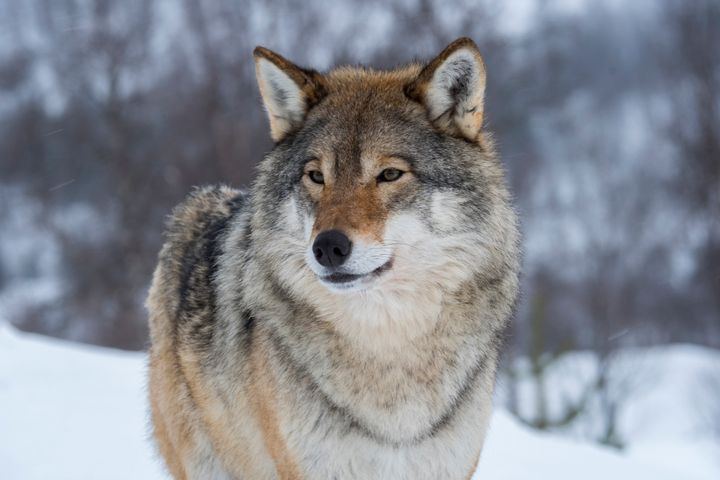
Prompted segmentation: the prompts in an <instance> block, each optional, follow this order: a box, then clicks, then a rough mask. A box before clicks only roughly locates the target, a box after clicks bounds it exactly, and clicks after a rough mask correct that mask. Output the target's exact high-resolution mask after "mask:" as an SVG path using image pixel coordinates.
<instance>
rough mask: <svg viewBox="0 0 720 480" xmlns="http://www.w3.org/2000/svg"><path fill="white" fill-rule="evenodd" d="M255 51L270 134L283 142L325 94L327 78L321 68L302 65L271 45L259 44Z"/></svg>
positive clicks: (257, 73) (256, 70)
mask: <svg viewBox="0 0 720 480" xmlns="http://www.w3.org/2000/svg"><path fill="white" fill-rule="evenodd" d="M253 55H254V57H255V74H256V76H257V81H258V86H259V87H260V95H261V96H262V99H263V103H264V104H265V110H267V113H268V116H269V117H270V136H271V137H272V139H273V140H274V141H275V142H279V141H281V140H282V139H283V138H285V136H286V135H287V134H289V133H292V132H293V131H295V130H297V129H298V128H300V126H302V124H303V122H304V121H305V114H307V112H308V110H310V108H311V107H312V106H313V105H315V104H316V103H318V102H319V101H320V100H321V99H322V98H323V97H324V96H325V87H324V81H323V78H322V76H321V75H320V74H319V73H318V72H316V71H314V70H305V69H302V68H300V67H298V66H297V65H294V64H293V63H291V62H289V61H287V60H286V59H284V58H283V57H281V56H280V55H278V54H277V53H275V52H273V51H270V50H268V49H267V48H263V47H256V48H255V51H254V52H253Z"/></svg>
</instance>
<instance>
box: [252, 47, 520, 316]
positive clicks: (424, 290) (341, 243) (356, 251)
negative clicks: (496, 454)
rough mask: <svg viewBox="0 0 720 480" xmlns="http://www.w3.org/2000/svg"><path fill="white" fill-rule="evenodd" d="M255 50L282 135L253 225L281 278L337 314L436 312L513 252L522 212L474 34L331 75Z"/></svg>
mask: <svg viewBox="0 0 720 480" xmlns="http://www.w3.org/2000/svg"><path fill="white" fill-rule="evenodd" d="M255 60H256V70H257V76H258V81H259V85H260V91H261V94H262V97H263V101H264V103H265V107H266V110H267V112H268V115H269V118H270V126H271V134H272V137H273V139H274V140H275V142H276V146H275V149H274V150H273V151H272V152H271V153H270V154H269V155H268V156H267V157H266V158H265V160H264V161H263V163H262V164H261V168H260V175H259V178H258V182H257V184H256V188H255V190H254V195H255V197H256V198H257V199H258V201H259V208H258V210H260V211H262V212H263V213H262V216H259V218H256V221H255V224H254V226H253V230H254V231H256V232H262V233H261V234H259V236H260V238H259V241H260V242H261V245H263V247H262V248H263V250H264V252H265V255H264V257H265V258H266V259H268V263H269V264H270V265H269V266H270V267H271V268H272V269H273V271H274V272H275V274H276V276H277V281H278V282H280V283H281V284H282V285H283V286H285V287H287V288H289V289H291V290H292V291H293V292H294V293H295V294H296V295H298V296H300V297H301V298H304V299H306V300H308V301H309V302H310V303H312V304H313V305H315V306H316V307H318V308H320V310H321V311H322V312H326V313H328V314H331V313H332V312H336V313H337V311H338V309H340V310H342V312H341V316H344V317H347V316H348V315H349V316H350V317H352V316H353V313H352V312H354V311H357V310H358V309H360V310H362V311H363V312H365V313H367V312H368V310H370V312H373V307H372V306H373V305H377V311H376V312H374V313H375V314H374V315H373V314H371V315H366V316H365V320H363V321H364V322H367V321H368V318H371V319H375V320H378V319H383V318H384V319H390V318H398V313H399V312H400V311H402V312H404V314H403V315H400V316H408V315H409V316H411V317H413V316H416V317H419V316H422V317H423V318H425V319H426V320H427V319H428V318H429V319H432V318H433V316H434V310H433V307H431V305H432V306H435V308H439V307H440V305H441V303H442V302H441V297H442V295H443V294H444V293H447V292H451V291H453V290H454V289H457V288H458V287H459V286H460V285H461V284H462V283H463V282H466V281H468V279H469V278H471V277H472V276H473V275H475V274H476V273H477V272H487V271H492V269H493V268H499V264H502V263H503V262H506V261H509V260H508V259H509V258H511V257H512V255H513V253H514V252H512V250H513V249H514V248H515V240H516V234H515V224H514V222H515V220H514V215H513V213H512V211H511V209H510V207H509V198H508V194H507V191H506V189H505V186H504V183H503V172H502V169H501V167H500V165H499V163H498V162H497V161H496V159H495V157H494V154H493V151H492V143H491V141H490V140H489V138H488V137H487V136H486V135H485V134H484V133H483V131H482V120H483V98H484V90H485V69H484V65H483V62H482V58H481V57H480V54H479V52H478V50H477V48H476V47H475V44H474V43H473V42H472V41H471V40H469V39H460V40H458V41H456V42H454V43H453V44H451V45H450V46H449V47H447V48H446V49H445V51H443V52H442V53H441V54H440V55H439V56H438V57H437V58H436V59H435V60H433V61H432V62H430V63H429V64H428V65H427V66H426V67H425V68H422V69H421V67H420V66H418V65H410V66H408V67H406V68H403V69H400V70H394V71H389V72H383V71H374V70H369V69H360V68H341V69H337V70H334V71H331V72H329V73H327V74H325V75H321V74H319V73H317V72H315V71H311V70H304V69H301V68H299V67H296V66H295V65H293V64H291V63H289V62H288V61H287V60H285V59H283V58H282V57H280V56H279V55H277V54H275V53H273V52H270V51H268V50H266V49H264V48H261V47H259V48H258V49H256V51H255ZM268 212H271V213H268ZM339 297H342V298H339ZM415 308H417V309H418V311H417V312H416V314H415V315H414V314H413V310H414V309H415ZM421 314H422V315H421ZM370 321H372V320H370ZM378 321H382V320H378ZM406 323H407V322H406ZM426 323H427V322H426Z"/></svg>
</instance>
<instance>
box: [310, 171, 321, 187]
mask: <svg viewBox="0 0 720 480" xmlns="http://www.w3.org/2000/svg"><path fill="white" fill-rule="evenodd" d="M307 176H308V177H310V180H312V181H313V183H319V184H320V185H322V184H324V183H325V177H324V176H323V174H322V172H321V171H320V170H310V171H309V172H307Z"/></svg>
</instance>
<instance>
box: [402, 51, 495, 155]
mask: <svg viewBox="0 0 720 480" xmlns="http://www.w3.org/2000/svg"><path fill="white" fill-rule="evenodd" d="M485 81H486V78H485V64H484V63H483V60H482V56H481V55H480V51H479V50H478V48H477V46H476V45H475V42H473V41H472V40H471V39H469V38H460V39H458V40H455V41H454V42H453V43H451V44H450V45H448V46H447V47H446V48H445V50H443V51H442V52H441V53H440V55H438V56H437V57H436V58H435V59H433V60H432V61H431V62H430V63H428V64H427V66H426V67H425V68H423V70H422V71H421V72H420V74H419V75H418V77H417V78H416V79H415V80H414V81H413V82H412V83H410V84H409V85H408V86H407V87H406V88H405V93H406V95H407V96H408V97H410V98H411V99H413V100H415V101H418V102H420V103H422V104H423V105H424V106H425V108H426V109H427V112H428V117H429V118H430V120H431V121H432V122H433V124H434V125H435V126H436V127H437V128H439V129H440V130H442V131H444V132H445V133H448V134H450V135H456V136H460V137H463V138H466V139H468V140H470V141H476V140H477V138H478V135H479V133H480V130H481V129H482V122H483V107H484V100H485Z"/></svg>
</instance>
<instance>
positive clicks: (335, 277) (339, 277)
mask: <svg viewBox="0 0 720 480" xmlns="http://www.w3.org/2000/svg"><path fill="white" fill-rule="evenodd" d="M390 267H392V259H390V260H388V261H387V262H385V263H383V264H382V265H380V266H379V267H378V268H376V269H375V270H373V271H372V272H369V273H360V274H356V273H343V272H335V273H331V274H330V275H324V276H322V277H320V278H321V279H322V280H323V281H325V282H328V283H335V284H343V283H350V282H352V281H354V280H357V279H359V278H365V277H370V276H376V275H380V274H381V273H382V272H384V271H386V270H389V269H390Z"/></svg>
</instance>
